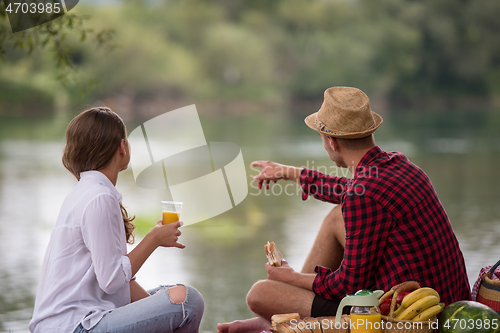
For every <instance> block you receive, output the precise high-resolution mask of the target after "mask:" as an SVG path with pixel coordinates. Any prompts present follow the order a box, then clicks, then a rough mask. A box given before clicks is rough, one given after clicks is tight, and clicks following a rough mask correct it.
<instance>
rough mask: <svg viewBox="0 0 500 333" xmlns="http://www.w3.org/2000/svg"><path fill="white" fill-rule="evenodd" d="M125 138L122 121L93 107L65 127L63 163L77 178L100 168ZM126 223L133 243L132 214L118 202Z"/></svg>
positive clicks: (126, 231)
mask: <svg viewBox="0 0 500 333" xmlns="http://www.w3.org/2000/svg"><path fill="white" fill-rule="evenodd" d="M126 139H127V128H126V127H125V124H124V123H123V120H122V119H121V118H120V117H119V116H118V115H117V114H116V113H114V112H113V111H111V109H109V108H106V107H99V108H92V109H89V110H87V111H84V112H82V113H80V114H79V115H78V116H76V117H75V118H74V119H73V120H72V121H71V122H70V123H69V125H68V128H67V129H66V147H65V148H64V154H63V157H62V163H63V165H64V167H65V168H66V169H68V170H69V172H71V173H72V174H73V175H74V176H75V177H76V179H78V180H80V173H82V172H84V171H90V170H101V169H103V168H105V167H106V166H107V165H108V164H109V163H110V162H111V160H112V158H113V156H114V155H115V153H116V150H117V149H118V147H119V146H120V144H121V141H122V140H126ZM120 209H121V212H122V216H123V223H124V224H125V239H126V240H127V243H129V244H132V243H133V242H134V229H135V226H134V223H133V220H134V218H135V216H132V217H130V216H128V213H127V210H126V209H125V207H124V206H123V205H122V203H121V202H120Z"/></svg>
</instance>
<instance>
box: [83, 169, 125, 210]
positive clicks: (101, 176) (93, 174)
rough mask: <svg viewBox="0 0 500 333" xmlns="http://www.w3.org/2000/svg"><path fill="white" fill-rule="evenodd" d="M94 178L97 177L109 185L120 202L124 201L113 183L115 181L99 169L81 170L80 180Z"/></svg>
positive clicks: (105, 184) (102, 182)
mask: <svg viewBox="0 0 500 333" xmlns="http://www.w3.org/2000/svg"><path fill="white" fill-rule="evenodd" d="M92 178H93V179H97V180H98V181H99V182H100V183H101V184H103V185H104V186H106V187H108V188H109V189H110V190H111V193H113V195H114V196H115V197H116V199H117V200H118V201H119V202H121V201H122V196H121V194H120V193H118V190H117V189H116V187H115V186H114V185H113V183H112V182H111V181H110V180H109V178H108V177H106V175H104V174H103V173H102V172H100V171H97V170H91V171H84V172H80V181H82V180H84V179H92Z"/></svg>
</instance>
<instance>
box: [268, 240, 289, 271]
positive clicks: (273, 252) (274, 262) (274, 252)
mask: <svg viewBox="0 0 500 333" xmlns="http://www.w3.org/2000/svg"><path fill="white" fill-rule="evenodd" d="M264 249H265V250H266V256H267V260H269V264H270V265H271V266H277V267H280V266H281V260H284V259H285V258H283V256H282V255H281V253H280V251H279V250H278V247H277V246H276V244H274V242H271V243H269V242H267V244H266V245H264Z"/></svg>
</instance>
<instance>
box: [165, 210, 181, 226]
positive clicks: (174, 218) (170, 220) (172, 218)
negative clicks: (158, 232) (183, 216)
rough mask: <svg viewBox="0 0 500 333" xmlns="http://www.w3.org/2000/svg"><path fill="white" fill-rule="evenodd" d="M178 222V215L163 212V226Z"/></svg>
mask: <svg viewBox="0 0 500 333" xmlns="http://www.w3.org/2000/svg"><path fill="white" fill-rule="evenodd" d="M177 221H179V213H175V212H163V224H169V223H173V222H177Z"/></svg>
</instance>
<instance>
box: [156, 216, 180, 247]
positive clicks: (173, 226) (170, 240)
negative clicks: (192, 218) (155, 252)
mask: <svg viewBox="0 0 500 333" xmlns="http://www.w3.org/2000/svg"><path fill="white" fill-rule="evenodd" d="M162 222H163V220H159V221H158V223H157V224H156V226H155V227H154V228H153V229H152V230H151V231H150V233H151V234H152V235H153V236H154V239H155V240H156V244H157V245H158V246H162V247H178V248H180V249H183V248H185V247H186V246H185V245H183V244H181V243H178V242H177V241H178V239H179V236H180V235H181V232H180V231H179V227H180V226H182V224H183V223H182V221H177V222H173V223H169V224H165V225H163V224H162Z"/></svg>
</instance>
